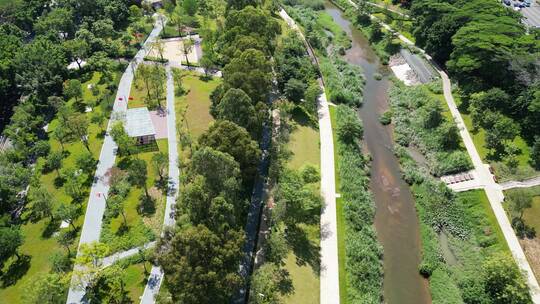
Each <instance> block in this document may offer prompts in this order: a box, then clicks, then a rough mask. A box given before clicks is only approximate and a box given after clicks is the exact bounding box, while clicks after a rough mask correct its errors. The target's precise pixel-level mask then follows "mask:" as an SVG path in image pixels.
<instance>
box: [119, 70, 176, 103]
mask: <svg viewBox="0 0 540 304" xmlns="http://www.w3.org/2000/svg"><path fill="white" fill-rule="evenodd" d="M160 69H163V68H160ZM136 76H137V77H135V78H134V80H133V83H132V85H131V91H130V96H129V97H130V98H131V100H129V102H128V109H133V108H140V107H148V109H150V110H153V109H155V108H156V107H157V104H158V101H157V100H156V99H155V97H154V96H153V95H152V94H154V93H153V90H150V96H151V97H148V90H147V87H146V84H145V82H144V80H143V79H142V77H140V69H139V70H137V75H136ZM150 86H151V85H150ZM165 86H166V80H164V81H163V95H162V98H160V99H159V103H160V104H161V105H162V106H163V107H166V93H167V90H166V87H165ZM148 101H150V102H148Z"/></svg>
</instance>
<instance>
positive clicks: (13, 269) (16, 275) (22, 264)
mask: <svg viewBox="0 0 540 304" xmlns="http://www.w3.org/2000/svg"><path fill="white" fill-rule="evenodd" d="M31 259H32V257H31V256H29V255H25V254H23V255H21V256H20V258H17V259H16V260H15V261H14V262H13V263H11V265H9V268H8V270H7V271H6V272H5V273H3V274H2V287H3V288H6V287H8V286H11V285H14V284H15V283H17V281H18V280H19V279H20V278H22V277H23V276H24V275H25V274H26V273H27V272H28V269H29V268H30V260H31Z"/></svg>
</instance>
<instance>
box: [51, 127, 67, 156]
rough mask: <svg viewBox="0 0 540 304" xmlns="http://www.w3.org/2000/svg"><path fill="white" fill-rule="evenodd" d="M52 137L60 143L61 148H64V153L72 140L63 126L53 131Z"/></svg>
mask: <svg viewBox="0 0 540 304" xmlns="http://www.w3.org/2000/svg"><path fill="white" fill-rule="evenodd" d="M52 137H53V138H54V139H56V140H57V141H58V142H59V143H60V147H62V152H64V150H65V147H64V144H66V143H67V142H68V141H69V140H70V136H69V133H68V132H67V131H66V129H65V128H63V126H57V127H56V128H55V129H54V130H53V131H52Z"/></svg>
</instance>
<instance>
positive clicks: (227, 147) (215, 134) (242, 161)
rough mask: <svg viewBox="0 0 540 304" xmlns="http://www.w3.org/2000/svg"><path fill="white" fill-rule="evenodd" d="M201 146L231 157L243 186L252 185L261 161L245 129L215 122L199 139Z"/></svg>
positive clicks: (256, 144)
mask: <svg viewBox="0 0 540 304" xmlns="http://www.w3.org/2000/svg"><path fill="white" fill-rule="evenodd" d="M199 143H200V145H201V146H207V147H211V148H213V149H215V150H217V151H221V152H224V153H227V154H229V155H231V156H232V157H233V158H234V160H235V161H236V162H238V164H239V165H240V170H241V174H242V180H243V182H244V184H245V185H248V188H249V185H252V184H253V181H254V179H255V176H256V174H257V168H258V165H259V162H260V159H261V150H260V149H259V145H258V143H257V142H256V141H254V140H253V139H251V136H250V135H249V133H248V132H247V131H246V129H244V128H242V127H240V126H238V125H237V124H235V123H233V122H230V121H228V120H220V121H216V122H215V123H214V124H212V125H211V126H210V128H208V130H207V131H206V132H205V133H204V134H202V135H201V136H200V138H199Z"/></svg>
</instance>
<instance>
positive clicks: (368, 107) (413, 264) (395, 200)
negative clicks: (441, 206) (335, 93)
mask: <svg viewBox="0 0 540 304" xmlns="http://www.w3.org/2000/svg"><path fill="white" fill-rule="evenodd" d="M325 11H326V12H327V13H328V14H329V15H330V16H332V18H333V19H334V21H335V22H336V23H337V24H338V25H339V26H340V27H341V28H342V29H343V30H344V31H345V32H346V33H347V34H348V35H349V37H350V38H351V39H352V47H351V48H350V49H349V50H347V53H346V55H345V56H344V57H345V60H347V61H348V62H349V63H351V64H355V65H358V66H360V67H361V68H362V70H363V72H364V75H365V77H366V85H365V87H364V100H363V105H362V107H361V108H360V111H359V113H360V117H361V119H362V121H363V124H364V148H366V149H367V150H368V151H369V153H370V154H371V156H372V159H373V161H372V164H371V184H370V186H371V191H372V192H373V196H374V198H375V202H376V206H377V211H376V215H375V229H376V231H377V238H378V239H379V242H380V243H381V245H382V246H383V247H384V259H383V264H384V282H383V285H384V291H383V294H384V301H385V302H386V303H389V304H398V303H399V304H423V303H431V296H430V294H429V290H428V282H427V280H426V279H424V278H423V277H422V276H421V275H420V274H419V272H418V265H419V263H420V259H421V256H420V252H421V244H420V231H419V226H418V225H419V223H418V218H417V215H416V210H415V207H414V199H413V196H412V193H411V191H410V189H409V185H408V184H407V183H406V182H405V181H404V180H403V179H402V178H401V173H400V167H399V162H398V159H397V158H396V157H395V155H394V154H393V152H392V146H393V138H392V130H391V127H386V126H383V125H382V124H381V123H380V122H379V115H380V114H382V113H383V112H384V111H386V110H387V109H388V88H389V80H388V78H387V76H386V75H387V74H388V73H389V71H388V69H387V68H385V67H383V66H382V65H381V64H380V62H379V59H378V57H377V55H376V54H375V53H374V52H373V50H372V48H371V47H370V45H369V41H368V40H367V39H366V37H365V36H364V35H363V34H362V33H361V32H360V31H359V30H357V29H355V28H354V26H353V25H352V24H351V22H349V21H348V20H347V19H345V18H346V17H345V15H344V13H343V12H342V11H341V10H339V9H338V8H337V7H336V6H334V5H333V4H331V3H328V2H327V3H325ZM375 73H379V74H382V75H385V76H384V77H383V79H382V80H375V79H374V77H373V76H374V74H375Z"/></svg>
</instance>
